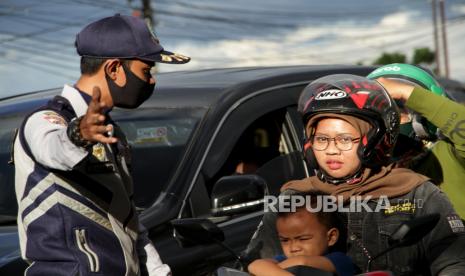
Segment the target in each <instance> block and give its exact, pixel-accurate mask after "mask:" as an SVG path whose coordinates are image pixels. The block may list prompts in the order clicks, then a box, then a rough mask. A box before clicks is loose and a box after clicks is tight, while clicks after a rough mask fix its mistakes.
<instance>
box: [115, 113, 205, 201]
mask: <svg viewBox="0 0 465 276" xmlns="http://www.w3.org/2000/svg"><path fill="white" fill-rule="evenodd" d="M204 113H205V111H204V110H203V109H168V108H167V109H150V110H141V112H137V114H136V115H130V116H126V115H129V114H127V113H125V112H122V113H121V114H118V115H117V119H116V120H117V122H118V125H119V126H120V127H121V128H122V129H123V131H124V132H125V133H126V138H127V140H128V143H129V145H130V146H131V152H132V160H131V164H130V168H131V172H132V175H133V180H134V201H135V203H136V206H137V207H140V208H146V207H148V206H150V205H151V204H152V203H153V202H154V200H155V199H156V198H157V197H158V195H159V194H160V192H161V190H162V189H163V187H164V186H165V185H166V184H167V183H168V182H169V180H170V179H171V176H172V175H173V173H174V171H175V170H176V168H177V165H178V163H179V161H180V159H181V157H182V155H183V153H184V151H185V148H186V145H187V143H188V141H189V139H190V137H191V135H192V133H193V131H194V130H195V129H196V127H197V125H198V123H199V121H200V119H201V117H202V116H203V115H204ZM115 118H116V117H115Z"/></svg>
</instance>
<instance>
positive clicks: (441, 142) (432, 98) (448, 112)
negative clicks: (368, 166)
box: [368, 63, 465, 219]
mask: <svg viewBox="0 0 465 276" xmlns="http://www.w3.org/2000/svg"><path fill="white" fill-rule="evenodd" d="M368 78H369V79H377V80H378V81H379V82H380V83H381V84H382V85H383V86H384V87H385V88H386V90H387V91H388V93H390V95H391V96H392V97H393V98H394V100H396V101H397V102H399V103H400V105H402V106H405V112H404V114H405V116H403V118H405V119H401V134H402V135H401V136H400V137H399V138H400V139H399V142H398V143H397V145H396V149H395V151H394V155H395V156H396V160H397V161H398V164H399V166H403V167H408V168H410V169H412V170H414V171H416V172H418V173H421V174H424V175H426V176H428V177H430V178H431V180H432V181H433V182H434V183H435V184H437V185H440V187H441V190H443V191H444V192H445V193H446V194H447V195H448V196H449V198H450V200H451V202H452V204H453V205H454V207H455V209H456V210H457V212H458V213H459V215H460V216H461V217H462V219H463V218H465V200H464V199H465V183H464V179H465V106H463V105H461V104H459V103H456V102H454V101H452V100H450V99H448V98H447V97H445V91H444V90H443V89H442V88H441V86H440V85H439V84H438V82H437V81H436V80H435V79H434V77H433V76H432V75H431V74H429V73H428V72H426V71H425V70H423V69H421V68H419V67H417V66H414V65H410V64H401V63H394V64H389V65H385V66H382V67H380V68H378V69H376V70H374V71H373V72H371V73H370V74H369V75H368ZM438 129H439V131H438ZM437 134H439V136H440V137H441V136H442V137H441V138H440V139H438V140H437V139H436V138H437V136H438V135H437Z"/></svg>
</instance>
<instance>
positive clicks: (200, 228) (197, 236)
mask: <svg viewBox="0 0 465 276" xmlns="http://www.w3.org/2000/svg"><path fill="white" fill-rule="evenodd" d="M171 225H172V226H173V228H174V231H175V232H174V236H175V238H176V240H177V241H178V242H179V244H180V245H181V247H190V246H193V245H201V244H203V245H205V244H213V243H217V242H222V241H224V233H223V231H222V230H221V229H220V228H219V227H218V226H216V224H214V223H213V222H212V221H210V220H209V219H204V218H184V219H175V220H172V221H171Z"/></svg>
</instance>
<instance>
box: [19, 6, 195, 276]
mask: <svg viewBox="0 0 465 276" xmlns="http://www.w3.org/2000/svg"><path fill="white" fill-rule="evenodd" d="M75 45H76V49H77V52H78V54H79V55H80V56H81V73H82V74H81V77H80V78H79V79H78V81H77V82H76V83H75V84H74V85H73V86H69V85H65V86H64V88H63V92H62V94H61V96H56V97H55V98H53V99H52V100H50V101H49V102H48V104H46V106H43V107H41V108H39V109H38V110H35V111H33V112H32V113H31V114H30V115H28V116H27V117H26V118H25V119H24V121H23V124H22V126H21V128H20V130H19V134H18V136H17V138H16V140H15V144H14V163H15V170H16V181H15V188H16V196H17V201H18V205H19V208H18V232H19V239H20V247H21V255H22V257H23V258H24V259H25V260H27V261H28V262H29V263H30V266H29V268H28V269H27V270H26V272H25V275H94V274H95V275H97V274H98V275H146V274H149V275H170V274H171V272H170V268H169V267H168V266H167V265H166V264H163V263H162V261H161V260H160V257H159V255H158V253H157V251H156V249H155V247H154V246H153V244H152V243H151V241H150V240H149V239H148V236H147V233H146V232H145V231H144V230H143V228H142V227H141V226H140V225H139V222H138V214H137V212H136V209H135V205H134V202H133V183H132V178H131V175H130V172H129V167H130V160H131V159H130V152H129V145H128V143H127V141H126V139H125V135H124V133H123V132H122V131H121V129H120V128H119V127H118V126H117V125H116V124H115V123H114V122H113V121H112V120H111V118H110V116H109V112H110V111H111V109H112V108H113V107H121V108H137V107H138V106H139V105H141V104H142V103H143V102H144V101H145V100H147V99H148V98H149V97H150V96H151V94H152V93H153V89H154V86H155V79H154V77H153V76H152V75H151V73H150V70H151V68H152V67H153V66H154V65H155V63H156V62H165V63H186V62H188V61H189V58H187V57H184V56H181V55H177V54H173V53H171V52H167V51H164V49H163V47H162V46H161V45H160V44H159V41H158V39H157V38H156V37H155V36H154V34H153V33H152V32H151V30H150V28H149V27H148V26H147V25H146V23H145V21H144V20H143V19H141V18H137V17H133V16H125V15H119V14H117V15H114V16H111V17H106V18H103V19H100V20H98V21H95V22H93V23H90V24H89V25H87V26H86V27H85V28H84V29H83V30H82V31H80V32H79V33H78V34H77V36H76V42H75Z"/></svg>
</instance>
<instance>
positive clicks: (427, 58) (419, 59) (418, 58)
mask: <svg viewBox="0 0 465 276" xmlns="http://www.w3.org/2000/svg"><path fill="white" fill-rule="evenodd" d="M433 62H434V52H433V51H431V50H430V49H429V48H428V47H424V48H417V49H415V52H414V54H413V64H422V63H425V64H431V63H433Z"/></svg>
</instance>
